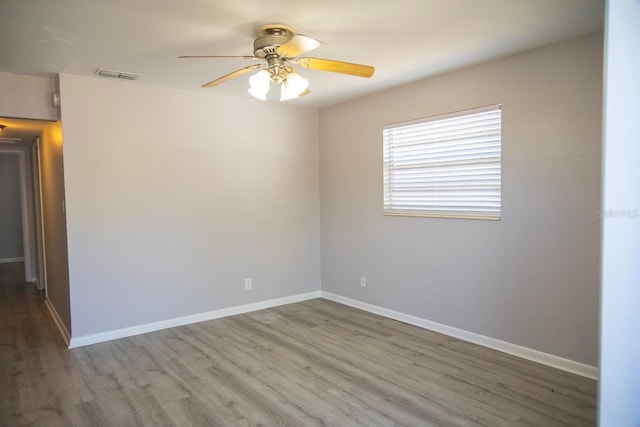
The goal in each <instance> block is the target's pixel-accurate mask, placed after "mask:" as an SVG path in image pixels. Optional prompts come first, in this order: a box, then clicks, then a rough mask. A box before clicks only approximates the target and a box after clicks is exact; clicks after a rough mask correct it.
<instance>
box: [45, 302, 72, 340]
mask: <svg viewBox="0 0 640 427" xmlns="http://www.w3.org/2000/svg"><path fill="white" fill-rule="evenodd" d="M44 304H45V305H46V306H47V308H48V309H49V313H50V314H51V318H52V319H53V322H54V323H55V324H56V326H57V327H58V331H60V335H62V339H63V340H64V342H65V344H67V347H69V343H70V342H71V335H70V334H69V331H68V330H67V327H66V326H64V323H63V322H62V319H61V318H60V316H59V315H58V312H57V311H56V308H55V307H54V306H53V304H52V303H51V301H50V300H49V298H46V299H45V300H44Z"/></svg>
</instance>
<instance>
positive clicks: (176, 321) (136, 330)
mask: <svg viewBox="0 0 640 427" xmlns="http://www.w3.org/2000/svg"><path fill="white" fill-rule="evenodd" d="M313 298H320V291H313V292H308V293H305V294H298V295H292V296H288V297H283V298H276V299H271V300H267V301H260V302H256V303H252V304H244V305H238V306H235V307H229V308H222V309H220V310H212V311H207V312H205V313H198V314H191V315H188V316H182V317H175V318H173V319H167V320H160V321H158V322H151V323H145V324H143V325H137V326H131V327H127V328H122V329H116V330H112V331H106V332H100V333H97V334H90V335H84V336H80V337H73V338H71V341H70V342H69V348H76V347H82V346H85V345H91V344H96V343H99V342H104V341H111V340H115V339H118V338H125V337H130V336H133V335H140V334H145V333H147V332H153V331H159V330H161V329H167V328H173V327H176V326H183V325H189V324H191V323H198V322H204V321H206V320H213V319H220V318H222V317H227V316H234V315H236V314H243V313H249V312H251V311H257V310H264V309H265V308H271V307H277V306H280V305H285V304H291V303H294V302H301V301H306V300H309V299H313Z"/></svg>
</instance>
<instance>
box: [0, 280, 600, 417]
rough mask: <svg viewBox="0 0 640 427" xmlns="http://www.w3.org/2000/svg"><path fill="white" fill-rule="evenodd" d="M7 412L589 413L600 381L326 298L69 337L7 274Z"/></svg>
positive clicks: (39, 299) (2, 397)
mask: <svg viewBox="0 0 640 427" xmlns="http://www.w3.org/2000/svg"><path fill="white" fill-rule="evenodd" d="M0 322H1V323H0V328H1V329H0V425H1V426H201V425H202V426H209V425H213V426H227V425H241V426H245V425H246V426H316V425H332V426H380V425H384V426H391V425H393V426H395V425H409V426H480V425H481V426H512V425H518V426H520V425H523V426H524V425H527V426H591V425H595V419H596V383H595V381H592V380H589V379H585V378H582V377H579V376H575V375H572V374H568V373H566V372H562V371H559V370H555V369H552V368H549V367H545V366H542V365H538V364H535V363H532V362H528V361H525V360H522V359H519V358H516V357H513V356H509V355H506V354H503V353H500V352H497V351H493V350H489V349H486V348H483V347H480V346H477V345H474V344H470V343H466V342H463V341H459V340H456V339H453V338H450V337H447V336H444V335H440V334H437V333H433V332H430V331H426V330H423V329H420V328H417V327H414V326H410V325H407V324H403V323H400V322H397V321H393V320H389V319H386V318H383V317H380V316H376V315H373V314H369V313H366V312H363V311H360V310H356V309H353V308H350V307H347V306H344V305H340V304H337V303H334V302H330V301H327V300H323V299H315V300H310V301H307V302H302V303H297V304H290V305H287V306H282V307H278V308H272V309H267V310H262V311H258V312H254V313H250V314H244V315H238V316H233V317H227V318H224V319H218V320H212V321H207V322H202V323H198V324H194V325H189V326H183V327H177V328H171V329H167V330H163V331H159V332H153V333H148V334H144V335H139V336H135V337H130V338H124V339H119V340H115V341H111V342H107V343H102V344H96V345H92V346H87V347H83V348H77V349H73V350H68V349H66V348H65V347H64V343H63V342H62V339H61V338H60V337H59V335H58V332H57V331H56V330H55V327H54V325H53V322H52V321H51V319H50V317H49V314H48V312H47V311H46V307H45V305H44V303H43V296H42V294H41V293H40V292H38V291H37V290H35V288H34V287H33V286H32V285H24V284H19V285H18V284H13V285H3V286H1V287H0Z"/></svg>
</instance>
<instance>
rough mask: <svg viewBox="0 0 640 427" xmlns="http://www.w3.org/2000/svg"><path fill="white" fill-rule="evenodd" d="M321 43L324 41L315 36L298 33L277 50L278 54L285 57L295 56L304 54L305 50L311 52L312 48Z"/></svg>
mask: <svg viewBox="0 0 640 427" xmlns="http://www.w3.org/2000/svg"><path fill="white" fill-rule="evenodd" d="M321 44H322V42H320V41H318V40H316V39H314V38H313V37H309V36H303V35H302V34H296V35H295V36H293V37H291V38H290V39H289V40H287V41H286V42H285V43H284V44H283V45H281V46H280V47H279V48H277V49H276V52H278V55H280V56H283V57H285V58H295V57H296V56H298V55H302V54H303V53H305V52H309V51H310V50H313V49H315V48H317V47H318V46H320V45H321Z"/></svg>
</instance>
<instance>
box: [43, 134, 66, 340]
mask: <svg viewBox="0 0 640 427" xmlns="http://www.w3.org/2000/svg"><path fill="white" fill-rule="evenodd" d="M40 170H41V178H42V180H41V183H42V187H41V189H40V191H41V192H42V214H43V215H42V218H43V224H44V227H43V231H44V233H43V234H44V236H43V237H44V245H45V251H46V256H45V258H46V268H45V270H46V280H47V298H49V301H51V303H52V304H53V306H54V307H55V309H56V312H57V313H58V315H59V316H60V319H61V320H62V323H63V324H64V326H65V328H66V329H67V332H69V333H71V332H72V331H71V307H70V300H69V272H68V260H67V228H66V218H65V212H64V210H63V207H62V202H63V200H64V197H65V195H64V194H65V190H64V181H65V178H64V166H63V159H62V131H61V127H60V123H59V122H55V123H48V124H47V125H46V126H45V127H44V129H43V130H42V135H41V137H40Z"/></svg>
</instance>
